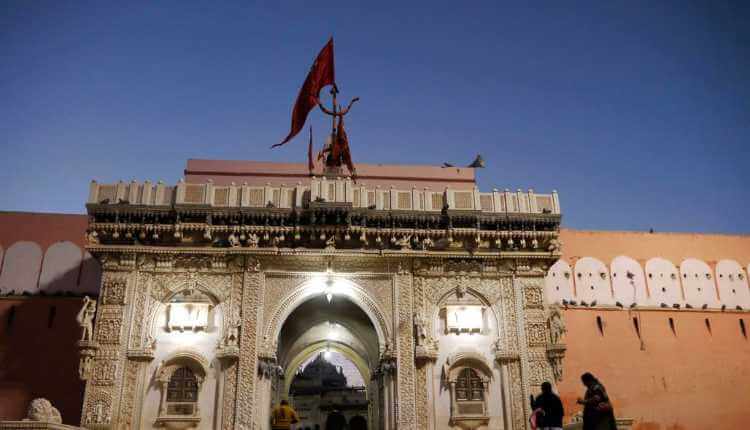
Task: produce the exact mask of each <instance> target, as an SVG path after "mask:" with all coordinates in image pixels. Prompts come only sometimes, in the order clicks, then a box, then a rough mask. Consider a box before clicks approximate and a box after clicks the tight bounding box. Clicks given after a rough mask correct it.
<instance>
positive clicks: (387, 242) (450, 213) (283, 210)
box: [86, 177, 560, 257]
mask: <svg viewBox="0 0 750 430" xmlns="http://www.w3.org/2000/svg"><path fill="white" fill-rule="evenodd" d="M86 207H87V210H88V213H89V215H90V224H89V230H90V233H91V234H90V235H89V242H90V243H93V244H101V243H105V242H106V243H109V244H118V245H132V244H150V245H169V246H176V245H190V246H198V245H200V246H205V245H211V246H226V247H234V248H241V247H251V248H255V247H272V248H279V247H290V248H297V247H306V248H319V247H325V248H327V249H335V248H350V249H362V248H368V247H373V248H375V249H384V248H389V247H391V248H395V249H398V250H422V251H426V250H448V249H452V250H454V251H456V250H460V251H462V252H465V251H470V252H475V251H481V250H484V251H491V252H496V251H513V252H525V253H535V254H536V253H542V252H543V253H544V254H546V255H547V256H549V257H553V256H554V255H557V254H558V253H559V245H558V244H557V240H556V237H557V235H558V231H559V226H560V204H559V200H558V196H557V193H556V192H552V193H551V194H536V193H535V192H534V191H532V190H529V191H527V192H522V191H520V190H518V191H515V192H511V191H509V190H505V191H498V190H493V191H491V192H480V191H479V190H478V189H477V188H476V187H474V188H472V189H453V188H447V187H446V188H445V189H442V190H432V189H430V188H428V187H423V188H422V189H418V188H417V187H412V188H411V189H406V188H396V187H388V188H383V187H380V186H374V187H373V186H366V185H364V184H361V183H356V182H355V181H354V180H353V179H352V178H349V177H335V178H328V177H311V178H310V180H309V184H306V185H305V184H302V183H297V184H296V185H294V186H285V185H279V186H273V185H270V184H267V185H265V186H252V185H248V184H242V185H236V184H229V185H216V184H214V183H213V182H207V183H203V184H196V183H188V182H184V181H180V182H179V183H177V184H176V185H174V186H172V185H166V184H163V183H161V182H157V183H152V182H149V181H145V182H136V181H133V182H130V183H125V182H118V183H116V184H99V183H98V182H95V181H93V182H91V188H90V192H89V198H88V203H87V205H86ZM162 233H169V234H168V235H167V236H168V237H169V238H167V236H165V235H163V234H162Z"/></svg>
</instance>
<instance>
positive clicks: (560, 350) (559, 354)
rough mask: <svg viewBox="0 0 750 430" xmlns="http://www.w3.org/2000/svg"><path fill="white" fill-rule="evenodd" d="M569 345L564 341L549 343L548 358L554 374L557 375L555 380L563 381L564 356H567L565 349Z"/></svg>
mask: <svg viewBox="0 0 750 430" xmlns="http://www.w3.org/2000/svg"><path fill="white" fill-rule="evenodd" d="M566 350H567V347H566V346H565V344H564V343H556V344H551V345H547V359H548V360H549V364H550V366H551V367H552V374H553V375H554V377H555V382H560V381H562V378H563V358H565V351H566Z"/></svg>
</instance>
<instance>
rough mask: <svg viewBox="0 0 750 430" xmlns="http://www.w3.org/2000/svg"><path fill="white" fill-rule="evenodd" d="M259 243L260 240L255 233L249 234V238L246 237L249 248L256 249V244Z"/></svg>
mask: <svg viewBox="0 0 750 430" xmlns="http://www.w3.org/2000/svg"><path fill="white" fill-rule="evenodd" d="M259 242H260V238H258V235H257V234H255V233H250V235H249V236H247V246H248V247H250V248H257V247H258V243H259Z"/></svg>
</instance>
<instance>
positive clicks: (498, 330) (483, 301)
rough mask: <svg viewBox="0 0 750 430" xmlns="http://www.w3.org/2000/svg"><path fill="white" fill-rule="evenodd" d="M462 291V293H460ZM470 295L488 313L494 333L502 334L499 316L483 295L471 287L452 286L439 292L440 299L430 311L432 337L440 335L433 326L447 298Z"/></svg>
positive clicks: (478, 280)
mask: <svg viewBox="0 0 750 430" xmlns="http://www.w3.org/2000/svg"><path fill="white" fill-rule="evenodd" d="M476 281H477V282H481V281H482V280H481V278H476ZM462 290H463V291H462ZM454 294H455V295H457V296H458V295H459V294H461V295H467V294H468V295H470V296H471V297H473V298H475V299H476V300H477V301H478V302H479V303H481V305H482V306H484V307H485V308H486V311H487V312H489V313H490V314H491V315H492V317H493V318H494V320H495V321H494V324H493V327H494V329H495V331H496V334H499V333H501V332H502V330H503V327H502V325H501V323H502V320H501V319H500V315H498V312H497V309H496V307H495V306H494V304H493V303H492V302H491V301H490V300H489V299H488V298H487V297H486V296H485V295H484V294H482V292H481V291H479V290H477V289H475V288H472V287H462V286H461V285H458V286H454V287H452V288H450V289H447V290H443V291H441V292H440V297H439V298H438V299H437V300H436V301H435V307H434V308H433V309H432V313H431V315H430V324H431V327H432V335H433V336H435V335H440V333H437V332H436V330H437V327H436V325H435V324H434V322H435V321H438V319H439V318H440V311H441V309H442V308H443V306H444V305H445V304H446V302H447V301H448V298H449V297H451V296H452V295H454Z"/></svg>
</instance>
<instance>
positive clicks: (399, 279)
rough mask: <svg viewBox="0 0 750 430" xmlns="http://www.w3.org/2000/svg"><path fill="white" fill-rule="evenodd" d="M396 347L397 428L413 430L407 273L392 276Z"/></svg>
mask: <svg viewBox="0 0 750 430" xmlns="http://www.w3.org/2000/svg"><path fill="white" fill-rule="evenodd" d="M396 298H397V303H396V309H397V311H396V316H397V318H398V319H397V327H396V337H397V338H396V345H397V349H396V352H397V360H398V371H397V372H396V374H397V389H398V393H397V398H396V399H397V402H398V403H397V405H398V408H397V411H396V412H397V414H396V416H397V427H398V428H399V429H400V430H415V429H416V424H417V419H416V413H417V409H416V400H415V399H416V369H415V366H414V335H413V319H412V318H413V317H412V315H413V312H414V311H413V307H412V303H413V290H412V277H411V274H410V273H408V272H405V271H399V274H398V275H397V276H396Z"/></svg>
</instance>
